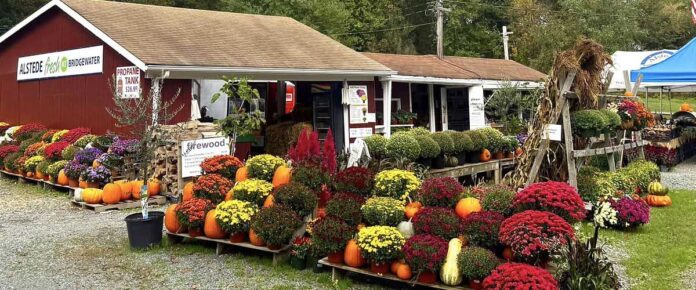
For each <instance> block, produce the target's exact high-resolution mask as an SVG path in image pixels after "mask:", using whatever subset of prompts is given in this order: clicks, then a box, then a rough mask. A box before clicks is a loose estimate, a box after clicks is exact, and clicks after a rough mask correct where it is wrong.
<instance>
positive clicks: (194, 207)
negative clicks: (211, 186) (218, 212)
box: [160, 198, 215, 238]
mask: <svg viewBox="0 0 696 290" xmlns="http://www.w3.org/2000/svg"><path fill="white" fill-rule="evenodd" d="M214 208H215V205H213V203H212V202H210V200H207V199H202V198H192V199H189V200H186V201H183V202H181V203H179V204H178V205H177V206H176V208H175V209H174V211H175V212H176V217H177V219H178V220H179V223H180V224H181V225H182V226H183V227H184V228H186V229H188V233H189V235H190V236H191V237H192V238H195V237H198V236H202V235H203V223H204V222H205V215H206V214H207V213H208V211H210V210H211V209H214ZM160 231H161V228H160Z"/></svg>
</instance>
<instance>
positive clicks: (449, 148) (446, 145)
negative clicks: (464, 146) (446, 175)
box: [430, 132, 455, 169]
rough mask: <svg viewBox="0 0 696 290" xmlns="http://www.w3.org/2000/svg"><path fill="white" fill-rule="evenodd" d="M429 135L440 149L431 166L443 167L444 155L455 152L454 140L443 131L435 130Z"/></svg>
mask: <svg viewBox="0 0 696 290" xmlns="http://www.w3.org/2000/svg"><path fill="white" fill-rule="evenodd" d="M430 136H431V137H432V138H433V140H435V142H437V144H438V145H440V149H441V152H440V155H438V156H437V159H436V160H435V161H434V162H433V168H435V169H441V168H445V165H446V164H445V156H450V155H451V154H454V153H455V150H454V140H452V137H450V135H449V134H448V133H445V132H435V133H432V134H430Z"/></svg>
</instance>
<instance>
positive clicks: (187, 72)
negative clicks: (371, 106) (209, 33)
mask: <svg viewBox="0 0 696 290" xmlns="http://www.w3.org/2000/svg"><path fill="white" fill-rule="evenodd" d="M163 72H169V78H179V79H184V78H185V79H189V78H191V79H205V78H215V79H217V78H220V77H221V76H229V75H242V76H246V77H249V78H252V79H278V80H283V79H285V80H308V81H310V80H374V78H375V77H384V76H390V75H394V74H396V72H395V71H391V70H345V69H310V68H255V67H210V66H179V65H148V70H147V72H146V76H147V77H157V76H160V75H162V73H163Z"/></svg>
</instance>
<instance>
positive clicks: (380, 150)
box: [363, 135, 387, 159]
mask: <svg viewBox="0 0 696 290" xmlns="http://www.w3.org/2000/svg"><path fill="white" fill-rule="evenodd" d="M363 141H365V144H367V150H370V156H371V157H372V158H375V159H381V158H384V157H386V156H385V155H386V152H387V138H386V137H384V136H382V135H372V136H368V137H365V138H364V139H363Z"/></svg>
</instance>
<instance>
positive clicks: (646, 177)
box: [619, 160, 660, 196]
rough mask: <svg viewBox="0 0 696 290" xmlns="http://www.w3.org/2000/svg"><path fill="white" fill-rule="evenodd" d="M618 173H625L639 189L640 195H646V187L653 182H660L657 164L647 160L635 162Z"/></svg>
mask: <svg viewBox="0 0 696 290" xmlns="http://www.w3.org/2000/svg"><path fill="white" fill-rule="evenodd" d="M619 171H623V172H626V175H628V176H630V177H631V178H633V179H634V181H635V184H634V185H635V186H636V187H638V188H639V189H640V195H643V196H644V195H647V194H648V185H649V184H650V182H653V181H660V168H659V167H658V166H657V164H655V163H653V162H650V161H647V160H636V161H633V162H631V163H630V164H628V166H626V167H625V168H622V169H621V170H619Z"/></svg>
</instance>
